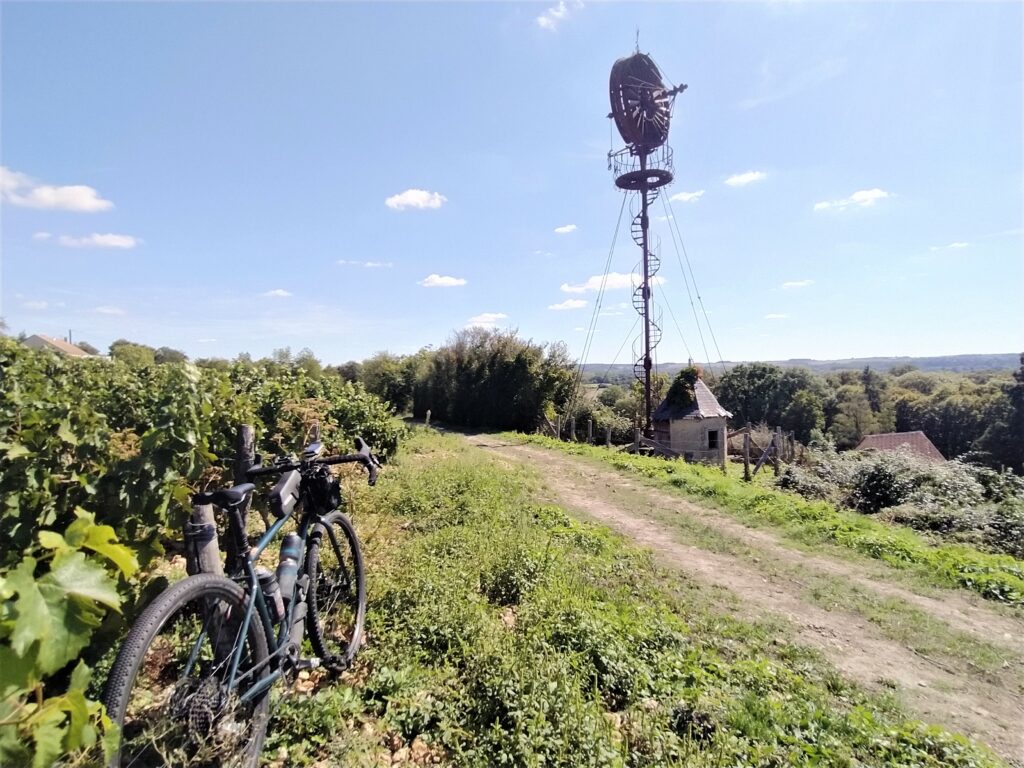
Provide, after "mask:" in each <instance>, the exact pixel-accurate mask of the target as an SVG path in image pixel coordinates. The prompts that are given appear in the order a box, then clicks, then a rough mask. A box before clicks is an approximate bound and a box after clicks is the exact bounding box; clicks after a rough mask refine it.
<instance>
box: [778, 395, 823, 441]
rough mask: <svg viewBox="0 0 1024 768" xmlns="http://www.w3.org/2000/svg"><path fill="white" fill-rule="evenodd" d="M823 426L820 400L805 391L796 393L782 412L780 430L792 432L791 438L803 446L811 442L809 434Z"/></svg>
mask: <svg viewBox="0 0 1024 768" xmlns="http://www.w3.org/2000/svg"><path fill="white" fill-rule="evenodd" d="M824 424H825V414H824V411H823V410H822V403H821V398H820V397H818V396H817V395H816V394H815V393H814V392H812V391H810V390H807V389H803V390H800V391H799V392H797V393H796V395H794V396H793V399H792V400H791V401H790V403H789V405H788V406H786V410H784V411H783V412H782V418H781V426H782V428H783V429H786V430H792V431H793V436H794V437H795V438H796V439H797V440H799V441H800V442H801V443H803V444H805V445H806V444H807V443H809V442H810V441H811V432H812V431H813V430H816V429H817V430H820V429H821V428H822V427H823V426H824Z"/></svg>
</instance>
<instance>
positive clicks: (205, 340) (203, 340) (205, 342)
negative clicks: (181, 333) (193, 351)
mask: <svg viewBox="0 0 1024 768" xmlns="http://www.w3.org/2000/svg"><path fill="white" fill-rule="evenodd" d="M212 341H216V339H196V342H197V343H198V344H209V343H210V342H212Z"/></svg>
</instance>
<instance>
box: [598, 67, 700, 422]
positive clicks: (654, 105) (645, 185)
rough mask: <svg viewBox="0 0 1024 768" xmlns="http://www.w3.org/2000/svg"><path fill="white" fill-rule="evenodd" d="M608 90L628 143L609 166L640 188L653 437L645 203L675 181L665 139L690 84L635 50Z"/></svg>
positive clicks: (654, 268) (644, 372)
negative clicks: (665, 78) (669, 77)
mask: <svg viewBox="0 0 1024 768" xmlns="http://www.w3.org/2000/svg"><path fill="white" fill-rule="evenodd" d="M608 90H609V95H610V97H611V106H612V111H611V112H610V113H609V114H608V117H609V118H611V119H612V120H614V121H615V127H616V128H617V129H618V131H619V135H621V136H622V140H623V141H624V142H625V143H626V146H625V147H623V148H622V149H619V150H612V151H609V152H608V170H610V171H612V173H613V174H614V176H615V186H617V187H618V188H619V189H621V190H624V191H626V192H635V193H637V196H636V197H635V198H634V199H633V200H632V201H631V204H630V213H631V214H633V221H632V224H631V225H630V234H631V235H632V237H633V242H635V243H636V244H637V245H638V246H640V249H641V253H642V256H641V263H640V274H641V276H642V282H641V283H640V285H638V286H635V287H634V289H633V308H634V309H635V310H636V311H637V313H638V314H639V315H640V316H641V318H642V319H643V335H642V336H641V337H640V339H638V342H639V346H641V347H642V349H638V346H637V345H634V347H633V353H634V360H635V362H634V364H633V375H634V376H635V377H636V378H637V380H639V381H641V382H643V385H644V426H643V431H644V435H645V436H646V437H653V429H652V425H651V412H652V410H653V408H654V404H653V403H652V402H651V368H652V367H653V362H652V358H651V352H652V350H653V349H654V348H655V347H656V346H657V345H658V342H659V341H661V316H660V314H659V316H658V317H657V318H654V317H652V309H653V305H652V301H651V299H652V279H653V278H654V276H655V275H656V274H657V272H658V269H659V268H660V266H661V257H660V250H661V249H660V244H659V243H652V242H651V239H650V234H649V225H650V221H649V219H648V215H647V209H648V207H649V206H650V205H651V203H653V202H654V201H655V200H656V199H657V197H658V194H659V192H660V190H661V188H662V187H664V186H666V185H668V184H671V183H672V179H673V173H672V171H673V166H672V148H671V147H669V146H668V145H667V144H666V143H665V142H666V141H667V139H668V129H669V123H670V122H671V119H672V107H673V106H674V104H675V97H676V96H677V95H678V94H680V93H682V92H683V91H684V90H686V86H685V85H679V86H676V87H674V88H671V89H669V88H666V87H665V84H664V83H663V82H662V78H661V72H660V71H659V70H658V66H657V65H656V64H655V63H654V60H653V59H652V58H651V57H650V56H649V55H648V54H646V53H640V52H639V51H637V52H636V53H634V54H633V55H632V56H627V57H626V58H623V59H619V60H618V61H616V62H615V64H613V65H612V72H611V77H610V79H609V86H608ZM637 200H639V206H637V205H636V201H637ZM652 246H653V247H652Z"/></svg>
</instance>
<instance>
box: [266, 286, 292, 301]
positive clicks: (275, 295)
mask: <svg viewBox="0 0 1024 768" xmlns="http://www.w3.org/2000/svg"><path fill="white" fill-rule="evenodd" d="M260 295H261V296H266V297H268V298H271V299H286V298H288V297H289V296H291V295H292V294H291V291H286V290H285V289H284V288H274V289H273V290H270V291H266V292H264V293H261V294H260Z"/></svg>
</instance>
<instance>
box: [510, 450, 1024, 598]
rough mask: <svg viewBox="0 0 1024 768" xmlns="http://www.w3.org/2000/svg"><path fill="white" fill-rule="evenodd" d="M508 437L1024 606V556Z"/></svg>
mask: <svg viewBox="0 0 1024 768" xmlns="http://www.w3.org/2000/svg"><path fill="white" fill-rule="evenodd" d="M509 437H510V438H511V437H514V438H518V439H519V440H520V441H525V442H530V443H534V444H538V445H543V446H544V447H548V448H554V449H557V450H561V451H565V452H567V453H571V454H576V455H582V456H587V457H590V458H593V459H597V460H599V461H602V462H605V463H608V464H611V465H612V466H614V467H616V468H617V469H620V470H623V471H626V472H629V473H631V474H634V475H636V476H639V477H643V478H646V479H648V480H650V481H652V482H654V483H655V484H657V485H659V486H661V487H664V488H667V489H670V490H675V491H677V492H679V493H680V494H682V495H683V496H685V497H686V498H689V499H691V500H694V501H698V502H700V503H702V504H709V505H712V506H715V507H717V508H719V509H723V510H725V511H727V512H729V513H730V514H732V515H734V516H735V517H737V518H739V519H740V520H744V521H749V522H751V523H753V524H757V525H764V524H766V523H767V524H770V525H772V526H773V527H775V528H778V529H781V530H783V531H784V532H785V533H786V534H787V535H789V536H791V537H793V538H796V539H798V540H802V541H805V542H827V543H831V544H836V545H838V546H840V547H844V548H847V549H849V550H852V551H855V552H857V553H859V554H861V555H866V556H867V557H869V558H874V559H877V560H880V561H883V562H885V563H887V564H889V565H892V566H895V567H897V568H907V569H915V570H916V571H917V572H918V573H919V574H921V575H923V576H924V577H925V578H926V579H927V580H928V581H930V582H931V583H932V584H935V585H938V586H947V587H948V586H958V587H965V588H967V589H970V590H972V591H974V592H977V593H978V594H980V595H981V596H982V597H985V598H987V599H989V600H993V601H997V602H1002V603H1005V604H1008V605H1013V606H1024V562H1021V561H1020V560H1016V559H1015V558H1013V557H1010V556H1008V555H992V554H988V553H984V552H980V551H979V550H977V549H974V548H972V547H968V546H965V545H957V544H946V545H941V546H934V545H932V544H930V543H928V542H927V541H926V540H925V539H924V538H923V537H921V536H920V535H918V534H917V533H915V532H914V531H912V530H910V529H908V528H904V527H902V526H897V525H892V524H888V523H884V522H880V521H877V520H874V519H872V518H870V517H868V516H866V515H861V514H857V513H855V512H851V511H848V510H841V509H838V510H837V509H836V508H835V507H833V506H831V505H830V504H827V503H825V502H820V501H807V500H805V499H803V498H800V497H798V496H794V495H792V494H788V493H785V492H783V491H777V490H773V489H769V488H765V487H763V486H758V485H756V484H755V485H748V484H746V483H744V482H742V481H740V480H738V479H736V478H733V477H730V476H728V475H723V474H722V472H721V470H718V469H714V468H711V467H706V466H702V465H694V464H685V463H683V462H678V461H676V462H669V461H665V460H663V459H659V458H653V457H648V456H635V455H630V454H624V453H617V452H610V451H608V450H607V449H604V448H598V447H594V446H587V445H582V444H579V443H561V442H558V441H555V440H552V439H550V438H546V437H542V436H539V435H516V436H511V435H510V436H509Z"/></svg>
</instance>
